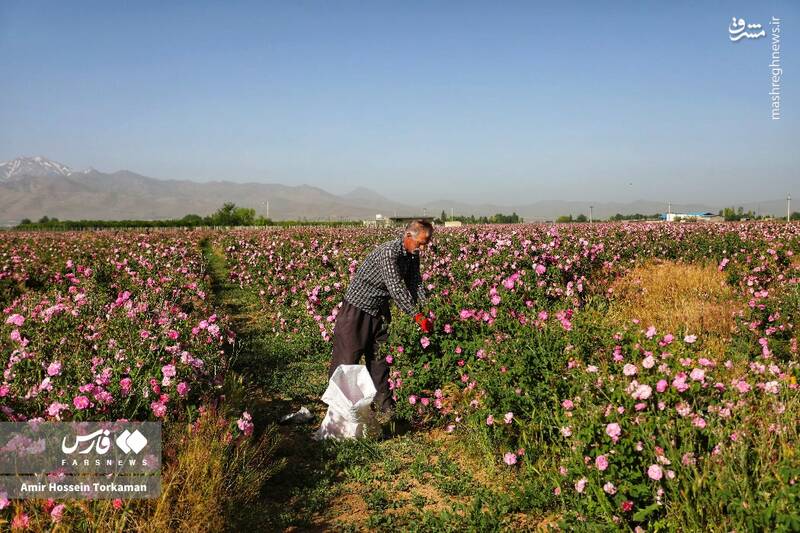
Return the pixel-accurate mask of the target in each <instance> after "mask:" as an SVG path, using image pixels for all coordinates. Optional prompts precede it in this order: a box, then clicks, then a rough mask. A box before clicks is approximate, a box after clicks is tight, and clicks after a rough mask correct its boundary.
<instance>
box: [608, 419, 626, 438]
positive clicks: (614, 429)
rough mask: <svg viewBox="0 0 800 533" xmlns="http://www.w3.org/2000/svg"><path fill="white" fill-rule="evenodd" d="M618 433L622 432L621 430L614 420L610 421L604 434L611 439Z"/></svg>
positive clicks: (617, 435)
mask: <svg viewBox="0 0 800 533" xmlns="http://www.w3.org/2000/svg"><path fill="white" fill-rule="evenodd" d="M620 433H622V430H621V429H620V427H619V424H617V423H616V422H612V423H611V424H608V425H607V426H606V435H608V436H609V437H611V438H612V439H615V438H617V437H619V435H620Z"/></svg>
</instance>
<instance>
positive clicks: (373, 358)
mask: <svg viewBox="0 0 800 533" xmlns="http://www.w3.org/2000/svg"><path fill="white" fill-rule="evenodd" d="M391 321H392V317H391V314H390V313H389V310H388V309H386V310H385V311H383V312H381V314H380V316H377V317H375V316H372V315H370V314H369V313H366V312H364V311H362V310H361V309H359V308H358V307H355V306H354V305H350V303H349V302H347V301H345V302H344V303H343V304H342V307H341V309H339V313H338V314H337V315H336V323H335V324H334V326H333V357H332V358H331V366H330V369H329V370H328V379H330V378H331V376H332V375H333V372H334V371H335V370H336V368H337V367H338V366H339V365H357V364H359V360H360V359H361V354H364V359H365V361H366V366H367V370H369V373H370V376H372V383H373V384H374V385H375V390H376V391H378V392H377V394H375V400H373V403H374V404H375V407H376V408H377V409H379V410H381V411H385V410H387V409H392V408H393V407H394V404H395V402H394V400H392V391H390V390H389V381H388V380H389V364H388V363H387V362H386V358H385V357H381V356H380V354H379V351H380V347H381V345H383V344H384V343H385V342H386V340H387V339H388V338H389V323H390V322H391Z"/></svg>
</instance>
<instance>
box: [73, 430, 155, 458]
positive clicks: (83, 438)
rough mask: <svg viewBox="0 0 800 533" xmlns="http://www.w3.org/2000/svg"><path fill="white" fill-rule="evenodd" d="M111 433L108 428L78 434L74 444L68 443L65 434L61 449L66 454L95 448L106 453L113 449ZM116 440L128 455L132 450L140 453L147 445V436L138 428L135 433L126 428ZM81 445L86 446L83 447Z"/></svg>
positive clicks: (118, 445)
mask: <svg viewBox="0 0 800 533" xmlns="http://www.w3.org/2000/svg"><path fill="white" fill-rule="evenodd" d="M109 435H110V432H109V431H108V430H107V429H98V430H97V431H95V432H94V433H89V434H88V435H77V436H75V442H74V444H73V445H72V446H68V445H67V437H66V436H65V437H64V438H63V439H62V440H61V451H62V452H64V453H66V454H73V453H75V452H77V453H79V454H87V453H90V452H91V451H92V450H94V451H95V452H96V453H97V454H98V455H105V454H106V453H107V452H108V450H109V449H111V439H110V438H109ZM114 442H115V443H116V445H117V447H118V448H119V449H120V450H122V451H123V452H125V454H126V455H127V454H129V453H131V452H133V453H134V454H138V453H139V452H140V451H142V450H143V449H144V447H145V446H147V438H146V437H145V436H144V435H142V433H141V432H140V431H139V430H138V429H135V430H134V431H133V433H131V432H130V431H128V430H127V429H126V430H125V431H123V432H122V433H120V434H119V435H118V436H117V438H116V439H115V440H114ZM81 445H85V446H84V447H81Z"/></svg>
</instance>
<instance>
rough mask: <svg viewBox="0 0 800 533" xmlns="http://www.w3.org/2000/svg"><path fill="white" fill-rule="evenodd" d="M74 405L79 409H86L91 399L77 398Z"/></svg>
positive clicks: (74, 399)
mask: <svg viewBox="0 0 800 533" xmlns="http://www.w3.org/2000/svg"><path fill="white" fill-rule="evenodd" d="M72 403H73V405H74V406H75V407H76V408H77V409H86V408H87V407H89V398H87V397H86V396H75V398H73V400H72Z"/></svg>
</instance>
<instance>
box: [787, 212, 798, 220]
mask: <svg viewBox="0 0 800 533" xmlns="http://www.w3.org/2000/svg"><path fill="white" fill-rule="evenodd" d="M789 220H800V211H795V212H794V213H792V215H791V216H790V217H789Z"/></svg>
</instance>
